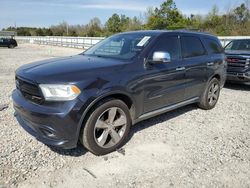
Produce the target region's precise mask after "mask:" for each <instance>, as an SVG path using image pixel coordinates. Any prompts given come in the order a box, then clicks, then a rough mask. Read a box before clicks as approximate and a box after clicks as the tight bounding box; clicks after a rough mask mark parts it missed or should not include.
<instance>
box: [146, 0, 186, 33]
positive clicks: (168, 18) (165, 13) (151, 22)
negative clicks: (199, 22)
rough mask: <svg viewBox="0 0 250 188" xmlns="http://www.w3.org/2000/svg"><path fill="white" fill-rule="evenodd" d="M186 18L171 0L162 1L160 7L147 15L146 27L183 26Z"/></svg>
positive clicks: (168, 27) (169, 27)
mask: <svg viewBox="0 0 250 188" xmlns="http://www.w3.org/2000/svg"><path fill="white" fill-rule="evenodd" d="M186 25H187V20H186V19H185V18H184V16H183V15H182V14H181V13H180V11H179V10H178V9H177V7H176V4H175V2H174V1H173V0H167V1H165V2H163V3H162V4H161V6H160V8H155V10H154V11H153V12H152V13H150V16H149V17H148V23H147V28H148V29H175V28H185V27H186Z"/></svg>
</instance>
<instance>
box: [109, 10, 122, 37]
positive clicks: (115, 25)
mask: <svg viewBox="0 0 250 188" xmlns="http://www.w3.org/2000/svg"><path fill="white" fill-rule="evenodd" d="M106 28H107V30H108V32H110V33H118V32H121V31H122V29H121V19H120V16H119V15H118V14H113V15H112V16H111V17H110V18H109V19H108V21H107V22H106Z"/></svg>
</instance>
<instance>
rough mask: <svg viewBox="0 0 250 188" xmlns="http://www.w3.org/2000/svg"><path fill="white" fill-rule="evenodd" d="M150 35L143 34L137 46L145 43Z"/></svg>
mask: <svg viewBox="0 0 250 188" xmlns="http://www.w3.org/2000/svg"><path fill="white" fill-rule="evenodd" d="M150 38H151V37H150V36H145V37H143V38H142V39H141V41H140V42H139V43H138V44H137V46H144V45H145V44H146V42H148V40H149V39H150Z"/></svg>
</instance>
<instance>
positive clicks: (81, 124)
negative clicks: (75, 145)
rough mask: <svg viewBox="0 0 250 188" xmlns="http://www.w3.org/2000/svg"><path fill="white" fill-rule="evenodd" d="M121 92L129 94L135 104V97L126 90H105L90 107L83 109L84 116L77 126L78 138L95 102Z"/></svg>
mask: <svg viewBox="0 0 250 188" xmlns="http://www.w3.org/2000/svg"><path fill="white" fill-rule="evenodd" d="M119 94H121V95H125V96H127V97H128V98H129V99H130V100H131V101H132V103H133V104H135V100H134V98H133V97H131V95H130V94H129V93H127V92H125V91H122V90H116V91H108V92H104V93H103V94H102V95H100V96H98V97H97V98H95V99H94V100H93V101H92V102H91V103H90V104H89V105H88V107H87V108H86V109H85V110H84V111H83V114H82V116H81V118H80V121H79V123H78V126H77V127H78V128H77V137H78V138H79V134H80V130H81V128H82V126H83V121H84V119H85V117H86V115H87V113H88V112H89V110H90V109H91V108H92V107H93V106H94V105H95V104H97V103H98V102H99V101H100V100H102V99H104V98H106V97H108V96H111V95H119ZM132 121H133V120H132Z"/></svg>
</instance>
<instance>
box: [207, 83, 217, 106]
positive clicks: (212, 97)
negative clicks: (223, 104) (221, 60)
mask: <svg viewBox="0 0 250 188" xmlns="http://www.w3.org/2000/svg"><path fill="white" fill-rule="evenodd" d="M218 98H219V85H218V84H217V83H212V84H211V86H210V88H209V90H208V103H209V105H210V106H213V105H214V104H215V103H216V102H217V100H218Z"/></svg>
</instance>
